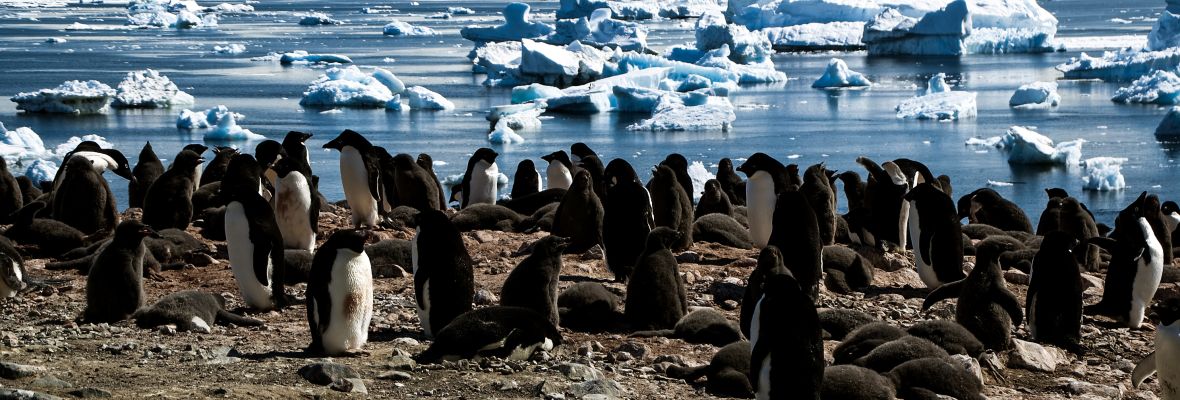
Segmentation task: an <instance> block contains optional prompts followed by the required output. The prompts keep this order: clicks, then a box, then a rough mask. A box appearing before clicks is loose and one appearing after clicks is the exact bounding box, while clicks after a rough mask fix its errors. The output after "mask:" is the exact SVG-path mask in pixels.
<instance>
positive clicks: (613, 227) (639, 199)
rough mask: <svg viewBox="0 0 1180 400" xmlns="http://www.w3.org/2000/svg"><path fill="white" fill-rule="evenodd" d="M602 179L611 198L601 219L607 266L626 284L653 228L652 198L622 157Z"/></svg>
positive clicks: (617, 159)
mask: <svg viewBox="0 0 1180 400" xmlns="http://www.w3.org/2000/svg"><path fill="white" fill-rule="evenodd" d="M603 179H604V180H605V181H606V184H607V188H606V193H607V198H609V199H610V201H608V202H607V203H606V204H605V206H604V208H603V209H604V214H603V217H602V246H603V250H605V251H606V266H607V268H609V269H610V270H611V272H612V273H614V275H615V281H616V282H626V281H627V279H628V278H630V277H631V271H632V270H633V269H634V268H635V260H638V259H639V255H640V254H642V253H643V243H644V242H645V241H647V234H648V232H650V231H651V228H652V226H653V222H652V210H651V197H649V196H648V193H647V189H645V188H644V187H643V184H642V183H640V182H639V177H638V176H636V174H635V169H633V168H632V167H631V164H630V163H628V162H627V161H626V160H623V159H621V158H616V159H614V160H611V162H610V163H609V164H607V165H606V171H605V172H604V173H603Z"/></svg>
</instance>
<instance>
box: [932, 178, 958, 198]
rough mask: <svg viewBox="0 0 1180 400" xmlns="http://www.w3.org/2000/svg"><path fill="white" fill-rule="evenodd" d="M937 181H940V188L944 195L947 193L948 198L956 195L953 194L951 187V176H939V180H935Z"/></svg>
mask: <svg viewBox="0 0 1180 400" xmlns="http://www.w3.org/2000/svg"><path fill="white" fill-rule="evenodd" d="M935 179H938V186H939V188H940V189H942V192H943V193H946V195H947V196H953V195H954V194H953V193H954V189H953V188H952V187H951V177H950V176H947V175H939V176H938V178H935Z"/></svg>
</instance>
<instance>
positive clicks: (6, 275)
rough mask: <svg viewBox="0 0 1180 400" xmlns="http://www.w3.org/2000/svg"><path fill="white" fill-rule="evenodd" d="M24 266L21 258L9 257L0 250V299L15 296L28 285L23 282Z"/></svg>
mask: <svg viewBox="0 0 1180 400" xmlns="http://www.w3.org/2000/svg"><path fill="white" fill-rule="evenodd" d="M25 276H26V274H25V266H24V262H23V260H20V259H16V258H13V257H10V256H9V255H8V254H6V253H5V252H0V301H2V300H4V299H7V298H12V297H16V295H17V294H19V293H20V292H21V291H23V290H25V288H27V287H28V286H29V285H28V283H27V282H25Z"/></svg>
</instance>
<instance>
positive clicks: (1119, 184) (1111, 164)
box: [1082, 157, 1127, 192]
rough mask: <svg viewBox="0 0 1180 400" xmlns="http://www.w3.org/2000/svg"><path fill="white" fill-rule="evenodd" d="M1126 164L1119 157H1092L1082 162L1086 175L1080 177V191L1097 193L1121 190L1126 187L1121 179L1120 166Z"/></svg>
mask: <svg viewBox="0 0 1180 400" xmlns="http://www.w3.org/2000/svg"><path fill="white" fill-rule="evenodd" d="M1125 162H1127V159H1126V158H1121V157H1094V158H1088V159H1086V161H1084V162H1082V166H1083V167H1085V170H1086V173H1085V175H1082V189H1083V190H1092V191H1099V192H1107V191H1113V190H1122V189H1124V188H1126V187H1127V181H1126V179H1125V178H1123V172H1122V165H1123V163H1125Z"/></svg>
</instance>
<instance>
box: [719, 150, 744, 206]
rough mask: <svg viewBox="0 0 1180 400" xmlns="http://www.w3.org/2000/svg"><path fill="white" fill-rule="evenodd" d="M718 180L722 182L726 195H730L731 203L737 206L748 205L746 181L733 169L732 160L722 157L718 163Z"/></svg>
mask: <svg viewBox="0 0 1180 400" xmlns="http://www.w3.org/2000/svg"><path fill="white" fill-rule="evenodd" d="M717 182H718V183H720V184H721V190H722V191H724V192H725V195H726V196H729V202H730V203H733V205H735V206H744V205H746V188H745V184H746V183H745V182H743V181H742V178H741V177H739V176H738V175H737V173H735V172H734V171H733V161H732V160H730V159H728V158H722V159H721V161H720V162H718V163H717Z"/></svg>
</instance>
